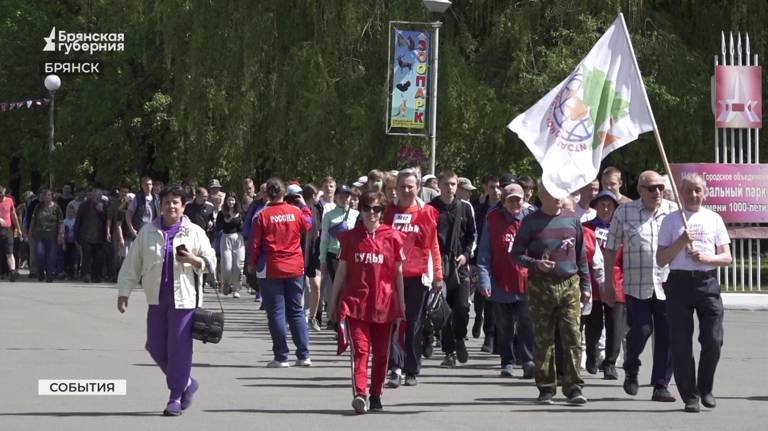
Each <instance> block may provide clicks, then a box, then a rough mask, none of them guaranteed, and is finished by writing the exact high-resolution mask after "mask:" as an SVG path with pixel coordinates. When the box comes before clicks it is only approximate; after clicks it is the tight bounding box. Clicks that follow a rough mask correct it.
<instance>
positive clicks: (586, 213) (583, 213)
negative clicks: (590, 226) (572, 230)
mask: <svg viewBox="0 0 768 431" xmlns="http://www.w3.org/2000/svg"><path fill="white" fill-rule="evenodd" d="M573 212H575V213H576V218H577V219H579V222H581V223H586V222H588V221H590V220H592V219H593V218H595V217H597V211H595V210H594V208H586V209H584V208H582V207H581V205H579V204H576V208H574V209H573Z"/></svg>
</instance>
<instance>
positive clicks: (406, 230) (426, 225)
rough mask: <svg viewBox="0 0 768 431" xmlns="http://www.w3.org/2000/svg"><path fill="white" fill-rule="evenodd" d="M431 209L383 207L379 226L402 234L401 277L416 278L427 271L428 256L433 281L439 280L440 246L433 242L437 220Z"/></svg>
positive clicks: (431, 207)
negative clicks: (386, 226)
mask: <svg viewBox="0 0 768 431" xmlns="http://www.w3.org/2000/svg"><path fill="white" fill-rule="evenodd" d="M438 216H439V214H438V212H437V210H436V209H435V207H433V206H431V205H425V206H423V207H421V208H419V207H418V206H417V205H412V206H411V207H409V208H400V207H398V206H397V205H395V204H394V203H391V204H389V205H387V209H386V210H385V211H384V219H383V223H384V224H388V225H390V226H392V227H393V228H395V229H397V230H399V231H400V232H402V234H403V249H404V251H405V263H403V277H419V276H421V275H422V274H424V273H426V272H428V262H429V258H430V256H431V257H432V268H433V271H434V277H433V280H437V281H441V280H442V279H443V269H442V262H441V260H440V246H439V245H438V243H437V218H438Z"/></svg>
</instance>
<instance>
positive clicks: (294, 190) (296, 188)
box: [288, 184, 301, 196]
mask: <svg viewBox="0 0 768 431" xmlns="http://www.w3.org/2000/svg"><path fill="white" fill-rule="evenodd" d="M300 194H301V186H300V185H298V184H291V185H289V186H288V196H291V195H300Z"/></svg>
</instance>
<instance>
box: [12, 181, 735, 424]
mask: <svg viewBox="0 0 768 431" xmlns="http://www.w3.org/2000/svg"><path fill="white" fill-rule="evenodd" d="M622 185H623V183H622V174H621V171H619V170H618V169H616V168H613V167H609V168H607V169H605V170H604V171H603V172H602V173H601V175H600V177H599V178H597V179H595V180H594V181H593V182H591V183H589V184H587V185H586V186H585V187H583V188H582V189H581V190H579V191H578V192H577V193H574V194H573V195H572V196H570V197H568V198H565V199H558V198H555V197H553V196H552V195H551V194H550V193H549V192H548V191H547V190H546V188H545V187H543V186H542V185H541V184H540V183H537V182H536V181H535V180H534V179H532V178H530V177H526V176H516V175H514V174H503V175H498V176H497V175H487V176H485V177H483V178H482V180H481V187H482V190H481V191H479V192H478V191H476V190H477V189H476V187H475V186H474V185H473V183H472V181H471V180H470V179H468V178H464V177H459V176H458V175H457V174H455V173H454V172H453V171H451V170H444V171H442V172H441V173H440V175H439V176H437V177H435V176H434V175H425V176H423V177H422V176H421V173H420V171H419V169H404V170H401V171H390V172H383V171H379V170H372V171H370V172H369V173H368V174H367V175H365V176H362V177H360V178H358V179H357V180H355V181H354V182H352V184H351V185H345V184H340V183H338V182H337V181H336V180H335V179H334V178H332V177H325V178H322V179H321V180H320V181H319V182H318V183H317V186H316V185H314V184H311V183H306V184H300V183H299V182H298V181H289V182H288V183H285V182H283V181H282V180H281V179H279V178H270V179H268V180H267V181H266V182H264V183H263V184H261V185H260V187H258V188H257V187H256V183H254V181H253V180H252V179H250V178H245V179H243V181H242V191H241V193H236V192H235V191H234V190H228V191H225V190H223V188H222V186H221V184H220V182H219V181H218V180H216V179H212V180H211V181H210V182H209V183H208V184H207V187H203V186H198V185H196V184H194V182H186V183H183V184H182V185H180V186H172V187H165V188H164V187H162V184H158V182H157V181H154V182H153V180H152V179H151V178H149V177H142V178H141V189H140V190H139V191H137V192H136V193H135V194H133V193H129V191H128V189H127V188H124V187H121V188H119V189H116V190H115V191H114V192H113V193H111V194H110V195H109V196H107V195H105V194H104V193H103V192H102V190H100V189H98V188H94V189H92V190H90V191H89V192H88V193H87V194H85V193H83V194H74V193H73V190H72V189H71V187H65V188H64V189H62V191H61V193H60V194H59V195H58V196H54V195H53V193H52V192H51V191H50V190H41V191H40V193H39V194H38V195H34V194H31V193H28V194H27V195H26V196H24V197H23V199H22V203H21V204H20V205H19V206H18V207H14V204H13V200H12V198H11V197H10V196H6V195H5V193H4V192H5V189H4V188H2V187H0V241H2V244H1V245H2V248H3V252H4V253H5V254H6V257H7V259H6V262H4V263H5V265H6V266H7V268H6V271H7V272H8V273H9V274H10V275H9V279H10V280H11V281H13V280H16V278H17V268H20V267H22V265H26V266H28V267H29V268H30V274H31V276H32V277H38V279H40V280H46V281H48V282H51V281H53V280H55V279H56V278H58V277H67V278H73V279H74V278H78V277H81V279H82V281H85V282H91V281H93V282H98V281H101V280H104V279H111V280H117V282H118V288H119V298H118V309H120V311H121V312H124V311H125V309H126V307H127V304H128V296H129V295H130V292H131V290H132V289H134V288H136V287H139V286H142V287H144V291H145V295H147V303H148V304H149V311H148V316H149V317H148V326H149V327H148V340H147V350H148V351H149V352H150V354H151V356H152V358H153V359H154V360H155V361H156V362H157V364H158V365H159V366H160V368H161V369H162V370H163V371H164V372H165V373H166V377H167V383H168V387H169V389H170V391H171V393H170V399H169V402H168V404H167V406H166V409H165V413H166V414H167V415H172V416H175V415H178V414H181V412H182V410H184V409H185V408H187V407H188V406H189V405H190V404H191V400H192V396H193V395H194V393H195V392H196V391H197V390H198V388H199V386H200V385H199V383H198V382H197V381H196V380H195V379H193V378H192V377H191V364H192V358H191V357H192V351H191V343H192V338H191V335H190V334H189V333H188V332H189V325H190V316H191V314H190V310H192V309H194V308H195V307H197V306H199V305H200V304H201V301H202V295H200V293H199V292H197V291H196V289H195V287H193V285H194V286H196V287H201V286H202V284H201V283H200V282H199V281H198V280H197V277H198V275H201V274H203V273H204V272H206V265H205V262H206V261H207V262H208V264H209V267H210V268H216V269H215V271H216V272H217V276H216V277H210V278H211V279H215V280H218V284H216V285H214V286H213V287H214V288H215V289H219V291H220V292H221V293H222V294H224V295H229V294H231V295H232V297H233V298H240V295H241V292H243V289H245V290H246V291H248V292H250V293H251V294H253V295H254V299H255V300H256V301H262V308H263V309H264V310H265V311H266V314H267V317H268V321H269V325H268V326H269V332H270V335H271V338H272V343H273V353H274V357H273V360H272V361H270V362H269V363H268V364H267V367H270V368H287V367H290V366H291V362H290V361H289V356H290V350H289V347H288V340H287V331H290V333H291V338H292V341H293V343H294V345H295V347H296V349H295V357H296V360H295V362H294V363H293V365H294V366H301V367H308V366H312V360H311V342H310V341H311V340H310V339H311V337H310V335H309V334H310V332H311V331H321V330H333V331H337V333H338V340H339V352H340V353H341V352H343V351H344V350H346V349H350V350H351V360H352V364H353V370H354V372H353V388H354V394H355V395H354V397H353V401H352V407H353V409H354V410H355V411H356V412H357V413H365V412H367V411H369V410H373V411H376V410H381V409H383V405H382V394H383V389H384V388H385V387H386V388H390V389H395V388H399V387H401V386H406V387H407V386H415V385H417V384H418V376H419V373H420V369H421V363H422V358H424V357H431V356H432V355H433V354H434V349H435V348H436V347H439V348H440V350H441V351H442V356H443V359H442V362H441V366H442V367H457V366H460V364H464V363H467V362H468V360H469V355H468V352H467V346H466V340H467V338H468V336H470V333H471V336H473V337H474V338H479V337H481V336H483V337H484V341H483V347H482V350H484V351H486V352H488V353H492V354H496V355H498V356H499V358H500V362H499V373H500V375H501V376H503V377H511V376H513V375H514V374H515V373H516V372H515V369H517V368H520V369H521V372H520V377H522V378H523V379H533V380H534V382H535V386H536V387H537V388H538V391H539V395H538V398H537V401H538V402H539V403H542V404H551V403H552V402H553V397H554V396H555V395H556V390H557V387H558V386H560V387H561V389H562V392H563V395H564V396H565V397H566V400H567V402H569V403H572V404H584V403H587V398H586V396H585V395H584V393H583V390H584V381H583V379H582V378H581V369H582V355H583V356H584V357H585V363H584V364H585V365H584V368H585V369H586V371H587V372H588V373H590V374H597V373H598V372H601V373H602V375H603V377H604V379H606V380H617V379H618V378H619V374H618V371H617V368H616V367H617V361H618V359H619V356H620V355H621V352H622V348H623V359H624V362H623V369H624V381H623V390H624V391H625V392H626V393H627V394H629V395H633V396H634V395H637V394H638V392H639V381H638V373H639V368H640V361H639V357H640V355H641V353H642V352H643V350H644V349H645V346H646V343H647V340H648V338H649V337H650V336H651V335H653V337H654V349H653V364H652V373H651V382H650V383H651V385H652V386H653V391H652V393H651V399H652V400H654V401H659V402H673V401H675V400H676V397H675V396H674V395H673V394H672V393H671V392H670V390H669V383H670V380H671V377H672V375H673V374H674V376H675V379H676V382H677V386H678V390H679V392H680V396H681V397H682V401H683V402H684V404H685V411H689V412H698V411H699V410H700V407H699V403H700V402H701V403H702V404H704V406H706V407H709V408H714V407H715V404H716V401H715V398H714V396H713V381H714V373H715V368H716V366H717V362H718V360H719V355H720V348H721V345H722V340H723V329H722V317H723V308H722V301H721V299H720V294H719V285H718V284H717V279H716V276H715V273H714V272H713V270H714V269H715V268H716V267H717V266H723V265H727V264H728V263H729V262H730V260H731V256H730V251H729V246H728V244H729V242H730V241H729V239H728V235H727V232H726V231H725V228H724V225H723V223H722V219H720V217H719V215H717V214H716V213H713V212H711V211H709V210H707V209H706V208H704V207H703V206H702V202H703V201H704V200H705V199H706V190H707V189H706V184H705V182H704V179H703V178H702V177H700V176H697V175H692V176H689V177H686V178H684V179H683V181H682V184H680V191H681V202H682V204H683V207H684V208H682V209H680V208H678V207H677V205H676V204H675V203H673V202H672V201H670V200H668V199H666V198H665V192H668V191H669V189H670V187H669V186H668V180H666V179H665V178H664V177H662V176H661V175H659V174H658V173H656V172H653V171H646V172H643V173H642V174H641V175H640V176H639V182H638V186H637V192H638V194H639V199H636V200H632V199H630V198H628V197H627V196H625V195H624V194H622V192H621V189H622ZM534 194H537V195H538V200H537V201H533V196H534ZM667 197H668V196H667ZM683 216H684V217H683ZM684 219H685V220H686V221H684ZM14 238H15V239H16V240H15V241H14ZM132 244H133V246H132ZM24 245H26V246H27V247H28V248H29V250H30V252H29V254H28V255H26V254H25V253H24V251H23V250H24V247H23V246H24ZM180 245H182V246H185V247H182V248H183V250H179V246H180ZM27 256H28V257H27ZM33 256H34V257H33ZM118 273H119V277H118ZM148 286H151V287H150V288H148ZM195 295H197V296H195ZM472 306H474V310H475V318H474V322H470V307H472ZM441 310H448V311H447V313H448V314H447V315H445V316H444V317H445V318H443V319H440V318H436V317H435V316H439V315H440V314H441V313H440V311H441ZM693 310H696V311H697V313H698V316H699V319H700V321H701V325H700V331H701V335H700V337H699V340H700V342H701V344H702V350H701V362H700V363H699V368H698V379H697V377H696V367H695V361H694V359H693V353H692V346H691V343H692V336H693V317H692V313H693ZM470 324H471V330H470ZM171 327H173V328H174V330H173V333H174V334H182V335H177V336H175V337H170V336H168V335H167V334H168V333H169V332H168V331H169V330H170V329H169V328H171ZM323 327H324V328H325V329H323ZM582 334H583V335H584V336H583V337H582ZM171 338H174V339H173V340H171ZM369 357H371V358H372V360H371V362H370V372H371V380H370V385H369V383H368V368H369Z"/></svg>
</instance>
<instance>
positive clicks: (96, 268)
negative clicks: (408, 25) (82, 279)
mask: <svg viewBox="0 0 768 431" xmlns="http://www.w3.org/2000/svg"><path fill="white" fill-rule="evenodd" d="M80 246H81V247H82V249H83V275H90V276H91V278H92V279H94V281H95V280H98V279H100V278H101V272H102V269H103V268H104V254H105V253H104V244H103V243H89V242H83V243H81V244H80Z"/></svg>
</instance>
